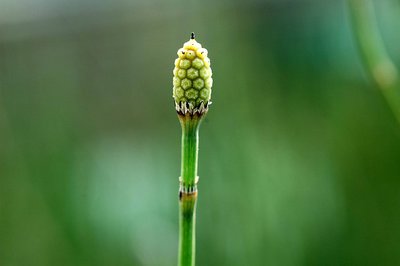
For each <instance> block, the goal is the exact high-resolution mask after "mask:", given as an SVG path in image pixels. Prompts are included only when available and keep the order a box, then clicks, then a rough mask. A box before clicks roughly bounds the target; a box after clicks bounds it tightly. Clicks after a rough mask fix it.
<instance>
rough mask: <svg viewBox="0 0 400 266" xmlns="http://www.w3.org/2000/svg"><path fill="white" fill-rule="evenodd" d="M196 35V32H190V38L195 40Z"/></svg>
mask: <svg viewBox="0 0 400 266" xmlns="http://www.w3.org/2000/svg"><path fill="white" fill-rule="evenodd" d="M195 37H196V36H195V35H194V32H192V33H191V34H190V39H192V40H194V38H195Z"/></svg>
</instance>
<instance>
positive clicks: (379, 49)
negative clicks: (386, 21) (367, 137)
mask: <svg viewBox="0 0 400 266" xmlns="http://www.w3.org/2000/svg"><path fill="white" fill-rule="evenodd" d="M348 1H349V8H350V14H351V19H352V25H353V31H354V35H355V38H356V41H357V45H358V47H359V50H360V52H361V55H362V57H363V62H364V66H365V68H366V70H367V71H368V74H369V75H370V76H371V78H372V79H373V80H374V82H375V83H376V85H377V86H378V87H379V89H380V91H381V92H382V94H383V96H384V97H385V99H386V101H387V103H388V105H389V106H390V108H391V109H392V111H393V113H394V114H395V116H396V118H397V120H398V122H399V123H400V81H399V77H398V71H397V69H396V66H395V65H394V64H393V62H392V60H391V59H390V57H389V55H388V53H387V51H386V49H385V46H384V43H383V40H382V37H381V35H380V32H379V28H378V25H377V21H376V17H375V12H374V6H373V3H372V1H371V0H348Z"/></svg>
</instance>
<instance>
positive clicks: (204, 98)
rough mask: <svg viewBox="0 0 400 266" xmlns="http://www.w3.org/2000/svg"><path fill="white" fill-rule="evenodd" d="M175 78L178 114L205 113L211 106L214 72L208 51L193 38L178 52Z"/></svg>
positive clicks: (175, 97) (174, 93)
mask: <svg viewBox="0 0 400 266" xmlns="http://www.w3.org/2000/svg"><path fill="white" fill-rule="evenodd" d="M177 54H178V58H177V59H176V60H175V68H174V71H173V73H174V78H173V86H174V87H173V97H174V100H175V108H176V110H177V111H178V112H180V113H183V114H186V113H190V114H195V113H199V114H201V113H205V112H206V111H207V109H208V105H210V104H211V102H210V99H211V87H212V83H213V80H212V70H211V67H210V59H209V58H208V51H207V49H205V48H202V46H201V44H200V43H198V42H197V41H196V40H195V39H194V34H193V33H192V35H191V38H190V40H189V41H188V42H186V43H185V44H184V45H183V47H182V48H181V49H179V50H178V53H177Z"/></svg>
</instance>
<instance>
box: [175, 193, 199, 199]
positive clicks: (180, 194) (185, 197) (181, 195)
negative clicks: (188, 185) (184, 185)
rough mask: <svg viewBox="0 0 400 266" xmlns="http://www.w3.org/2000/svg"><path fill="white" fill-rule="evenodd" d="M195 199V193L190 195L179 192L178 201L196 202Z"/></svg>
mask: <svg viewBox="0 0 400 266" xmlns="http://www.w3.org/2000/svg"><path fill="white" fill-rule="evenodd" d="M196 199H197V191H196V192H192V193H187V192H183V191H179V201H183V200H196Z"/></svg>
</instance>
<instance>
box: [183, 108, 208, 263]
mask: <svg viewBox="0 0 400 266" xmlns="http://www.w3.org/2000/svg"><path fill="white" fill-rule="evenodd" d="M178 116H179V121H180V123H181V126H182V151H181V153H182V155H181V156H182V157H181V178H180V182H181V185H180V191H179V254H178V257H179V258H178V260H179V262H178V265H179V266H194V265H195V237H196V236H195V230H196V228H195V225H196V201H197V186H196V183H197V162H198V150H199V126H200V122H201V119H202V115H200V116H199V115H190V114H186V115H181V114H179V115H178Z"/></svg>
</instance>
